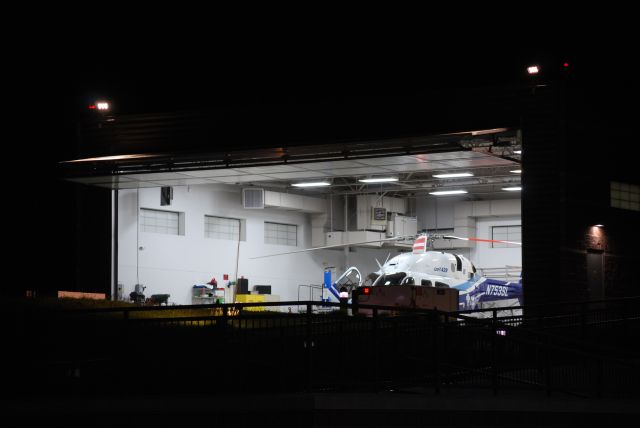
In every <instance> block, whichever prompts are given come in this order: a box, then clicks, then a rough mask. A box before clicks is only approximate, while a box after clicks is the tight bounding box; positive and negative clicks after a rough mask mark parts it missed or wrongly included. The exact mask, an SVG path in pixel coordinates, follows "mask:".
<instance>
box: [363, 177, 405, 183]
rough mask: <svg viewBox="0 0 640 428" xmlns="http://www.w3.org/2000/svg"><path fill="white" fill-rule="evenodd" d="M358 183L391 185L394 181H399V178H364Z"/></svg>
mask: <svg viewBox="0 0 640 428" xmlns="http://www.w3.org/2000/svg"><path fill="white" fill-rule="evenodd" d="M358 181H359V182H360V183H390V182H392V181H398V177H377V178H362V179H360V180H358Z"/></svg>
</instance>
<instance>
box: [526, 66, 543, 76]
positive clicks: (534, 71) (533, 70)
mask: <svg viewBox="0 0 640 428" xmlns="http://www.w3.org/2000/svg"><path fill="white" fill-rule="evenodd" d="M539 72H540V68H539V67H538V66H537V65H532V66H531V67H527V73H529V74H538V73H539Z"/></svg>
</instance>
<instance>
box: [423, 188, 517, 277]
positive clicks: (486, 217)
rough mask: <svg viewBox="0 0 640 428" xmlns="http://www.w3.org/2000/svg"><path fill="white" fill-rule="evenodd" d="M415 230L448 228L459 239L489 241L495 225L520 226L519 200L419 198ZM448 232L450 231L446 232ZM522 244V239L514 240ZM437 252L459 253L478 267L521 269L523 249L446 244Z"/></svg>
mask: <svg viewBox="0 0 640 428" xmlns="http://www.w3.org/2000/svg"><path fill="white" fill-rule="evenodd" d="M416 210H417V217H418V230H423V229H429V230H433V229H440V230H443V229H449V230H453V235H455V236H460V237H477V238H482V239H492V232H493V228H494V227H496V226H521V225H522V219H521V200H520V199H519V198H518V199H498V200H486V201H465V200H464V199H463V198H462V197H458V196H450V197H442V198H418V199H417V200H416ZM448 233H449V232H448ZM517 241H520V242H521V239H517ZM438 244H439V246H438V247H437V249H440V250H443V251H451V252H454V253H457V254H462V255H464V256H467V257H469V259H470V260H471V261H472V262H473V263H474V264H475V265H476V266H477V267H480V268H502V267H505V266H507V265H509V266H522V247H520V246H517V247H510V248H496V247H494V246H492V245H491V244H490V243H484V242H477V243H474V242H462V241H447V242H440V243H438Z"/></svg>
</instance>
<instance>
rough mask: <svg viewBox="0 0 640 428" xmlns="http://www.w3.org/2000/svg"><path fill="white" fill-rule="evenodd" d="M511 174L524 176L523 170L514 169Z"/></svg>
mask: <svg viewBox="0 0 640 428" xmlns="http://www.w3.org/2000/svg"><path fill="white" fill-rule="evenodd" d="M509 172H513V173H514V174H522V170H521V169H514V170H513V171H509Z"/></svg>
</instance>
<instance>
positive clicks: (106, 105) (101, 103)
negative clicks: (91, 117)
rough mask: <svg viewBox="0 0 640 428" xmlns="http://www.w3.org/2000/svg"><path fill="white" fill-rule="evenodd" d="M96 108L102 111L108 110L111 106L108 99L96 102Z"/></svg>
mask: <svg viewBox="0 0 640 428" xmlns="http://www.w3.org/2000/svg"><path fill="white" fill-rule="evenodd" d="M96 108H97V109H98V110H100V111H107V110H109V108H111V106H110V105H109V103H108V102H106V101H99V102H97V103H96Z"/></svg>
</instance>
